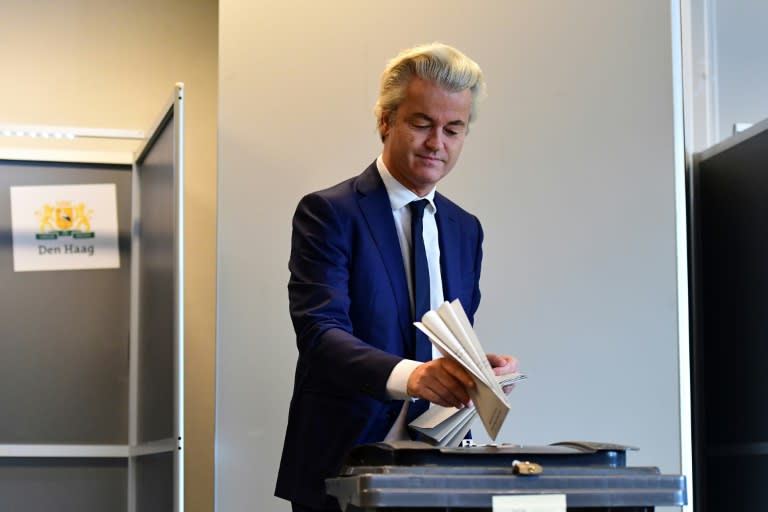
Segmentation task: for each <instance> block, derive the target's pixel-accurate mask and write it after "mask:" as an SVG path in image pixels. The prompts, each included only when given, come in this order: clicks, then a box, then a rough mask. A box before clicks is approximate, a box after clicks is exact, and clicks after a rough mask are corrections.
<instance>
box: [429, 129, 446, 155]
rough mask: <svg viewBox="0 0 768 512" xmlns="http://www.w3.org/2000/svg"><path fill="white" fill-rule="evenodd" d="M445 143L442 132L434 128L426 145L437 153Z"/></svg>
mask: <svg viewBox="0 0 768 512" xmlns="http://www.w3.org/2000/svg"><path fill="white" fill-rule="evenodd" d="M443 142H444V141H443V135H442V131H441V130H440V129H439V128H432V129H431V130H430V131H429V135H428V136H427V140H426V142H425V144H426V146H427V147H428V148H429V149H430V150H432V151H437V150H439V149H440V148H441V147H442V146H443Z"/></svg>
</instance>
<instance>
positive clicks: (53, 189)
mask: <svg viewBox="0 0 768 512" xmlns="http://www.w3.org/2000/svg"><path fill="white" fill-rule="evenodd" d="M11 226H12V231H13V270H14V271H15V272H26V271H40V270H82V269H96V268H118V267H120V254H119V250H118V228H117V190H116V187H115V184H113V183H109V184H86V185H47V186H19V187H11Z"/></svg>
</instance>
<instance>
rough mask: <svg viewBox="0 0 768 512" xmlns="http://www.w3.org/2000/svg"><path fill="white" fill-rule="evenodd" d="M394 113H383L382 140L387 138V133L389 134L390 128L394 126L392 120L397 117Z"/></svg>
mask: <svg viewBox="0 0 768 512" xmlns="http://www.w3.org/2000/svg"><path fill="white" fill-rule="evenodd" d="M393 114H394V113H393V112H391V111H388V110H386V111H384V112H382V113H381V130H380V131H381V140H382V141H383V140H384V139H386V138H387V135H389V130H390V129H391V128H392V122H393V121H394V119H395V116H394V115H393Z"/></svg>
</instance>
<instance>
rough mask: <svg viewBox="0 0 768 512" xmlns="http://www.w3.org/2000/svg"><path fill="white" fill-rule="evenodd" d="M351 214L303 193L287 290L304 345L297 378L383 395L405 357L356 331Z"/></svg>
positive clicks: (331, 388)
mask: <svg viewBox="0 0 768 512" xmlns="http://www.w3.org/2000/svg"><path fill="white" fill-rule="evenodd" d="M340 209H341V210H342V211H340ZM352 217H353V216H352V215H350V214H349V212H346V211H343V207H340V206H339V205H338V204H335V203H333V202H331V201H329V200H328V199H327V198H326V197H323V196H322V195H319V194H310V195H308V196H306V197H304V198H303V199H302V200H301V201H300V202H299V205H298V207H297V209H296V213H295V214H294V218H293V234H292V239H291V256H290V260H289V270H290V272H291V277H290V280H289V283H288V295H289V301H290V313H291V319H292V321H293V325H294V329H295V331H296V342H297V346H298V350H299V363H298V367H297V375H296V382H297V385H306V386H318V387H320V388H322V389H323V390H324V391H332V392H335V393H340V394H344V395H347V394H352V393H356V392H363V393H365V394H367V395H369V396H372V397H374V398H378V399H381V400H384V399H386V398H387V395H386V380H387V378H388V377H389V374H390V372H391V371H392V368H394V366H395V365H396V364H397V363H398V362H400V361H401V360H402V358H401V357H398V356H396V355H393V354H390V353H388V352H386V351H384V350H381V349H379V348H376V347H374V346H372V345H371V344H369V343H367V342H366V341H364V340H361V339H359V338H357V337H356V336H355V335H354V334H353V332H354V329H353V325H352V320H351V318H350V303H351V298H350V291H349V275H350V271H349V268H350V264H351V258H352V257H353V254H352V246H353V237H354V236H355V227H354V219H353V218H352Z"/></svg>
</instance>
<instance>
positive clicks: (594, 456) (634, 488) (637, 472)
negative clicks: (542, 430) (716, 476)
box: [326, 441, 687, 512]
mask: <svg viewBox="0 0 768 512" xmlns="http://www.w3.org/2000/svg"><path fill="white" fill-rule="evenodd" d="M630 449H633V448H630V447H627V446H621V445H616V444H609V443H595V442H562V443H554V444H552V445H547V446H521V445H477V446H463V447H458V448H435V447H433V446H431V445H429V444H426V443H422V442H417V441H398V442H382V443H375V444H370V445H362V446H358V447H356V448H354V449H353V450H352V451H351V452H350V453H349V455H348V456H347V459H346V461H345V466H344V468H343V469H342V472H341V474H340V475H339V476H338V477H335V478H329V479H327V480H326V491H327V493H328V494H329V495H331V496H334V497H336V498H337V499H338V500H339V504H340V505H341V508H342V510H344V511H345V512H356V511H373V510H382V511H387V512H401V511H406V510H450V511H462V512H463V511H467V512H468V511H479V510H491V508H492V501H493V496H510V495H526V494H565V496H566V504H567V509H568V510H569V511H570V510H573V511H582V512H586V511H600V512H606V511H616V512H648V511H652V510H654V507H657V506H681V505H685V504H686V503H687V492H686V481H685V477H684V476H682V475H663V474H661V472H660V471H659V469H658V468H656V467H629V466H627V457H626V452H627V450H630Z"/></svg>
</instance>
